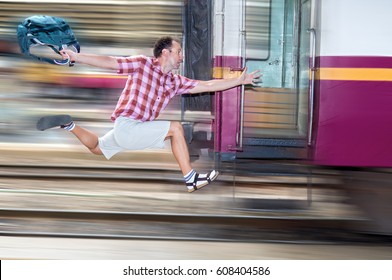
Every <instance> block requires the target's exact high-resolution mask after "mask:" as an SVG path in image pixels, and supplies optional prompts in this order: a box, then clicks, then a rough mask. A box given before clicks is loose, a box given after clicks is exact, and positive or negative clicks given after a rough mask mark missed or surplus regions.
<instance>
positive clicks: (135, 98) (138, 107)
mask: <svg viewBox="0 0 392 280" xmlns="http://www.w3.org/2000/svg"><path fill="white" fill-rule="evenodd" d="M117 61H118V64H119V69H118V71H117V73H118V74H127V75H128V80H127V82H126V85H125V87H124V89H123V91H122V94H121V96H120V98H119V100H118V102H117V105H116V108H115V110H114V112H113V114H112V117H111V119H112V120H113V121H114V120H115V119H116V118H118V117H119V116H125V117H130V118H132V119H135V120H140V121H152V120H154V119H155V118H157V117H158V115H159V113H160V112H161V111H162V110H163V109H164V108H165V107H166V106H167V104H168V103H169V101H170V99H171V98H173V97H174V96H175V95H177V94H183V93H188V92H189V90H191V89H192V88H194V87H195V86H196V85H197V83H198V82H199V81H197V80H192V79H189V78H186V77H184V76H181V75H176V74H173V73H171V72H170V73H168V74H165V73H163V72H162V68H161V66H160V65H159V62H158V60H157V59H156V58H150V57H146V56H130V57H117Z"/></svg>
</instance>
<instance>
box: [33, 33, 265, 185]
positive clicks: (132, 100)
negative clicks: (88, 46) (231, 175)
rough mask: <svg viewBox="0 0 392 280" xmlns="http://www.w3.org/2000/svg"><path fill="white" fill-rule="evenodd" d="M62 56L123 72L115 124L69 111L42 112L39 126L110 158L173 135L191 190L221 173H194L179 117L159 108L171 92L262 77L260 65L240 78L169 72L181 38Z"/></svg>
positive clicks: (158, 143) (177, 63) (157, 145)
mask: <svg viewBox="0 0 392 280" xmlns="http://www.w3.org/2000/svg"><path fill="white" fill-rule="evenodd" d="M62 56H63V58H64V59H67V58H69V59H70V61H74V62H78V63H83V64H87V65H90V66H95V67H102V68H106V69H113V70H117V73H119V74H127V75H128V80H127V82H126V85H125V87H124V89H123V91H122V93H121V96H120V98H119V100H118V103H117V105H116V108H115V110H114V112H113V114H112V116H111V119H112V121H114V128H113V129H112V130H111V131H109V132H108V133H107V134H106V135H104V136H103V137H100V138H99V137H98V136H97V135H95V134H94V133H92V132H90V131H88V130H86V129H84V128H82V127H80V126H78V125H76V124H75V123H74V122H73V121H72V119H71V117H70V116H69V115H56V116H46V117H43V118H41V119H40V120H39V121H38V123H37V128H38V129H39V130H46V129H49V128H53V127H62V128H64V129H65V130H68V131H70V132H72V133H73V134H74V135H75V136H76V137H77V138H78V139H79V141H80V142H81V143H82V144H83V145H85V146H86V147H87V148H88V149H89V150H90V151H91V152H92V153H94V154H97V155H104V156H105V157H106V158H107V159H110V158H111V157H112V156H113V155H115V154H116V153H118V152H120V151H123V150H141V149H148V148H163V147H164V141H165V140H167V139H170V140H171V148H172V152H173V155H174V157H175V158H176V160H177V162H178V164H179V166H180V169H181V171H182V174H183V175H184V180H185V183H186V186H187V189H188V191H189V192H193V191H195V190H197V189H200V188H202V187H204V186H206V185H207V184H209V183H210V182H212V181H213V180H215V179H216V178H217V177H218V175H219V173H218V171H216V170H212V171H211V172H208V173H207V174H198V173H196V172H195V171H194V170H193V169H192V167H191V163H190V158H189V152H188V147H187V143H186V141H185V137H184V131H183V128H182V125H181V123H180V122H176V121H157V120H155V118H157V117H158V115H159V113H160V112H161V111H162V110H163V109H164V108H165V107H166V105H167V104H168V102H169V101H170V99H171V98H172V97H174V96H175V95H177V94H184V93H190V94H192V93H200V92H214V91H222V90H226V89H229V88H232V87H236V86H239V85H242V84H254V82H256V81H258V79H259V78H260V76H261V75H260V74H259V71H254V72H252V73H250V74H247V73H246V71H244V72H243V73H242V74H241V76H240V77H238V78H230V79H221V80H210V81H198V80H192V79H189V78H186V77H184V76H181V75H177V74H173V73H172V70H176V69H178V68H179V67H180V64H181V63H182V62H183V53H182V49H181V45H180V41H179V40H178V39H176V38H172V37H162V38H160V39H158V40H157V42H156V43H155V46H154V57H153V58H150V57H146V56H132V57H113V56H100V55H94V54H83V53H75V52H73V51H71V50H68V49H66V50H63V51H62Z"/></svg>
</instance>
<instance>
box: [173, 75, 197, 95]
mask: <svg viewBox="0 0 392 280" xmlns="http://www.w3.org/2000/svg"><path fill="white" fill-rule="evenodd" d="M176 76H177V79H178V88H177V94H185V93H189V91H190V90H191V89H193V88H194V87H195V86H196V85H197V84H198V83H199V81H198V80H192V79H189V78H187V77H184V76H181V75H176Z"/></svg>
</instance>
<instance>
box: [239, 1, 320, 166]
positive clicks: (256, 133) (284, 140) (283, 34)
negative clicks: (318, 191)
mask: <svg viewBox="0 0 392 280" xmlns="http://www.w3.org/2000/svg"><path fill="white" fill-rule="evenodd" d="M246 2H247V4H246V38H245V40H246V56H245V57H246V62H245V64H246V67H248V68H249V69H262V72H263V83H262V84H261V86H260V87H256V88H254V87H252V88H245V94H244V100H243V102H244V103H243V122H242V125H243V128H242V130H243V133H242V135H241V136H242V146H243V147H242V152H239V153H237V158H262V159H304V158H306V156H307V140H308V138H309V135H308V132H309V121H310V120H311V113H312V112H311V107H312V106H311V105H312V104H311V101H312V86H313V84H312V75H311V74H310V73H311V72H312V71H311V70H312V65H311V64H312V63H314V59H313V58H314V55H315V54H314V48H315V44H314V43H313V42H312V41H313V40H315V33H314V29H313V28H312V1H311V0H297V1H291V0H262V1H246ZM266 22H268V24H265V23H266ZM263 23H264V24H263ZM263 38H264V39H263ZM266 38H268V39H266Z"/></svg>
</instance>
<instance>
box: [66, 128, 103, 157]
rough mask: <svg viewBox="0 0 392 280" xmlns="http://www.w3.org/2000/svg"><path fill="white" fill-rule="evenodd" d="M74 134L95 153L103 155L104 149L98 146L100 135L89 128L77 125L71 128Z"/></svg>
mask: <svg viewBox="0 0 392 280" xmlns="http://www.w3.org/2000/svg"><path fill="white" fill-rule="evenodd" d="M71 132H72V134H73V135H75V136H76V138H78V139H79V141H80V143H82V144H83V145H84V146H86V147H87V148H88V149H89V150H90V151H91V152H92V153H93V154H96V155H102V151H101V149H100V148H99V146H98V136H97V135H96V134H94V133H93V132H91V131H90V130H88V129H85V128H83V127H81V126H78V125H75V128H74V129H73V130H71Z"/></svg>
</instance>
